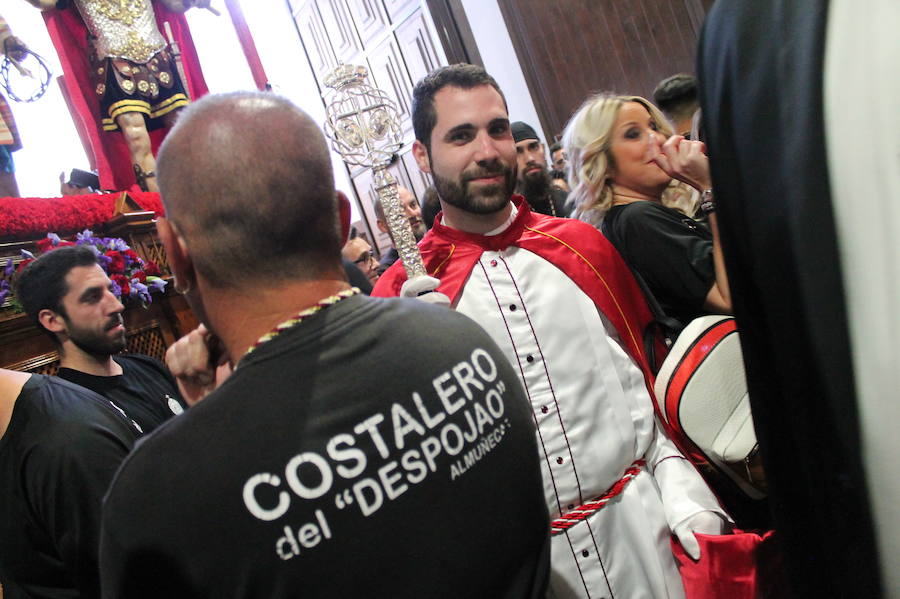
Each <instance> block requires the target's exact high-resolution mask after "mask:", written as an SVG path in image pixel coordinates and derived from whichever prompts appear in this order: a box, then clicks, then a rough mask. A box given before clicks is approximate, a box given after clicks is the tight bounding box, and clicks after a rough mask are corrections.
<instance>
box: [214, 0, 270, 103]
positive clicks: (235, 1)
mask: <svg viewBox="0 0 900 599" xmlns="http://www.w3.org/2000/svg"><path fill="white" fill-rule="evenodd" d="M225 6H227V7H228V14H229V15H231V23H232V24H233V25H234V30H235V32H236V33H237V36H238V41H239V42H240V43H241V49H242V50H243V51H244V58H246V59H247V66H249V67H250V73H251V74H252V75H253V83H255V84H256V89H258V90H259V91H261V92H263V91H266V87H267V86H268V83H269V78H268V77H266V71H265V69H263V65H262V61H261V60H260V59H259V53H258V52H257V51H256V44H255V43H254V41H253V35H251V33H250V28H249V27H247V21H246V19H244V11H243V10H241V3H240V0H225Z"/></svg>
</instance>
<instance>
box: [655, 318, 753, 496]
mask: <svg viewBox="0 0 900 599" xmlns="http://www.w3.org/2000/svg"><path fill="white" fill-rule="evenodd" d="M654 390H655V392H656V398H657V401H658V402H659V407H660V411H661V412H662V414H663V417H664V418H665V419H666V421H667V422H668V424H669V426H670V427H671V428H672V429H673V430H674V431H675V432H676V433H679V434H680V436H681V437H682V438H683V439H684V440H686V441H687V442H689V443H690V444H692V445H693V446H694V447H692V448H690V449H694V448H696V450H698V451H699V452H700V453H702V454H703V456H704V457H705V458H706V459H707V460H708V461H709V462H710V463H712V464H713V465H715V466H716V467H717V468H718V469H719V470H720V471H721V472H723V473H724V474H726V475H728V476H729V478H731V479H732V480H733V481H734V482H735V483H736V484H737V485H738V486H739V487H740V488H741V489H742V490H743V491H744V492H745V493H746V494H747V495H748V496H750V497H752V498H754V499H760V498H762V497H765V493H764V492H763V491H761V490H760V488H758V486H759V484H760V483H762V482H763V481H755V482H757V486H754V484H753V483H754V480H753V477H752V475H751V473H750V467H749V464H750V460H751V459H752V458H753V457H754V456H755V453H756V451H757V443H756V431H755V430H754V429H753V418H752V416H751V414H750V399H749V396H748V394H747V380H746V376H745V374H744V360H743V356H742V354H741V344H740V340H739V337H738V332H737V327H736V325H735V322H734V318H732V317H730V316H702V317H700V318H696V319H694V320H692V321H691V322H690V323H689V324H688V325H687V326H686V327H685V328H684V330H682V331H681V333H680V334H679V335H678V339H677V340H676V341H675V343H674V344H673V345H672V348H671V349H670V351H669V354H668V356H666V359H665V361H664V362H663V363H662V366H661V367H660V369H659V373H658V374H657V378H656V385H655V387H654Z"/></svg>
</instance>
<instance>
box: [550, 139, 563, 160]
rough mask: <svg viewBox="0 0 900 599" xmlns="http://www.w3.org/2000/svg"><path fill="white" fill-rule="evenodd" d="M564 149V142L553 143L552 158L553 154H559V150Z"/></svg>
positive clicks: (551, 148)
mask: <svg viewBox="0 0 900 599" xmlns="http://www.w3.org/2000/svg"><path fill="white" fill-rule="evenodd" d="M562 149H563V147H562V142H559V141H555V142H553V145H552V146H550V156H551V157H553V152H558V151H559V150H562Z"/></svg>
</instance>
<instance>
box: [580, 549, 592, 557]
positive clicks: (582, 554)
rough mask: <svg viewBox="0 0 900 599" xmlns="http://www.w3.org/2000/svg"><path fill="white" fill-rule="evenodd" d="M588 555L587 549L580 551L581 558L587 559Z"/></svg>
mask: <svg viewBox="0 0 900 599" xmlns="http://www.w3.org/2000/svg"><path fill="white" fill-rule="evenodd" d="M590 554H591V552H590V551H588V550H587V549H584V550H582V552H581V556H582V557H587V556H589V555H590Z"/></svg>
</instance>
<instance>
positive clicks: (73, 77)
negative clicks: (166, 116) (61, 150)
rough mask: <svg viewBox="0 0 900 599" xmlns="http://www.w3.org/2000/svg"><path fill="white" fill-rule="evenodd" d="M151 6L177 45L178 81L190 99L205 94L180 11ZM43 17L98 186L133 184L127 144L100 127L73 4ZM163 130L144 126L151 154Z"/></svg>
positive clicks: (81, 24)
mask: <svg viewBox="0 0 900 599" xmlns="http://www.w3.org/2000/svg"><path fill="white" fill-rule="evenodd" d="M153 10H154V11H155V13H156V22H157V26H158V27H159V30H160V31H161V32H163V37H165V29H164V28H163V23H164V22H166V21H168V22H169V24H170V25H171V27H172V35H173V36H174V37H175V41H176V42H178V45H179V47H180V48H181V54H182V57H181V60H182V63H184V71H185V75H186V78H187V81H185V82H183V83H184V84H185V89H186V90H188V92H189V93H190V96H191V99H192V100H196V99H197V98H199V97H201V96H203V95H205V94H207V93H208V92H209V90H208V89H207V87H206V81H204V79H203V73H202V72H201V70H200V61H199V59H198V58H197V50H196V48H195V47H194V42H193V40H192V38H191V34H190V30H189V29H188V25H187V21H186V20H185V18H184V15H183V14H180V13H174V12H172V11H170V10H168V9H167V8H166V7H165V6H163V5H162V4H160V3H157V2H154V3H153ZM44 21H45V22H46V23H47V31H48V32H49V33H50V39H51V40H52V41H53V45H54V47H55V48H56V53H57V55H58V56H59V62H60V64H61V65H62V69H63V73H64V74H65V77H63V78H61V80H60V85H61V87H62V88H63V96H64V97H65V98H66V100H67V102H68V103H69V111H70V112H71V113H72V119H73V120H74V121H75V128H76V129H77V130H78V132H79V134H80V135H82V136H83V137H82V140H81V141H82V144H83V145H84V147H85V151H86V152H87V154H88V159H89V160H90V161H91V167H92V168H94V169H96V170H97V173H98V174H99V176H100V186H101V187H102V188H103V189H121V190H127V189H129V188H132V187H134V189H137V186H136V184H135V180H134V171H133V170H132V166H131V160H130V158H129V153H128V146H127V145H126V144H125V140H124V139H123V137H122V133H121V132H119V131H112V132H105V131H103V129H102V128H101V126H100V104H99V99H98V97H97V94H96V93H94V86H93V81H92V79H91V64H90V59H89V56H90V53H91V52H93V49H92V48H91V47H90V44H89V43H88V41H87V29H86V28H85V26H84V22H83V21H82V20H81V16H80V15H79V14H78V10H77V9H76V8H75V7H74V6H70V7H69V8H66V9H62V10H50V11H47V12H45V13H44ZM167 132H168V130H167V129H157V130H156V131H151V132H150V143H151V145H152V150H153V154H154V155H155V154H156V151H157V150H158V149H159V145H160V144H161V143H162V140H163V139H164V138H165V135H166V133H167Z"/></svg>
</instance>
